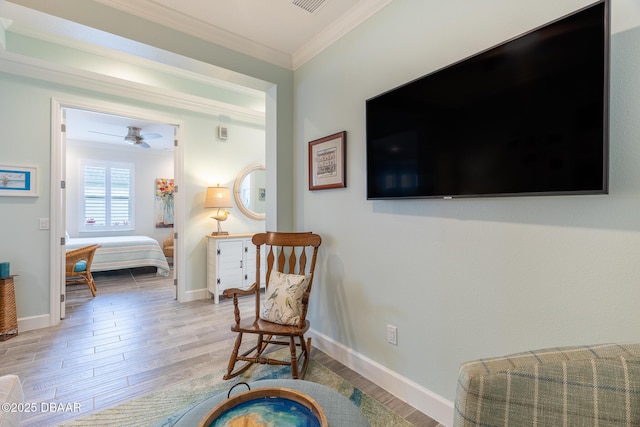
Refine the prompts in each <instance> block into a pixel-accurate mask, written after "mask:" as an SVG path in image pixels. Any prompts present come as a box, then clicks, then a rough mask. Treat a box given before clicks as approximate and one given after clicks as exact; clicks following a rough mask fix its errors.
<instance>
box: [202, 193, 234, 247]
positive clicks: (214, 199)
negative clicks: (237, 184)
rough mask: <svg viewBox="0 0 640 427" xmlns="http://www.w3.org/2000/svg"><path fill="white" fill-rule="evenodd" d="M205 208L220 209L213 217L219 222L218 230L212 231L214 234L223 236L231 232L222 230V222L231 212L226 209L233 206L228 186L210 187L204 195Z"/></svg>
mask: <svg viewBox="0 0 640 427" xmlns="http://www.w3.org/2000/svg"><path fill="white" fill-rule="evenodd" d="M204 207H205V208H218V211H217V212H216V214H215V215H213V216H212V217H211V218H213V219H215V220H216V221H217V223H218V231H214V232H213V233H211V235H212V236H223V235H227V234H229V233H228V232H226V231H222V227H221V226H220V222H221V221H224V220H226V219H227V217H228V216H229V212H227V211H226V210H224V209H227V208H231V207H233V204H231V192H230V191H229V188H228V187H220V185H218V186H217V187H208V188H207V194H206V195H205V196H204Z"/></svg>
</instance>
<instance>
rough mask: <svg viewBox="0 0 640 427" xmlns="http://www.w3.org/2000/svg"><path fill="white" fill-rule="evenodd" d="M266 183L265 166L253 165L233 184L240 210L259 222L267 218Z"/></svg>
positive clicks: (234, 195)
mask: <svg viewBox="0 0 640 427" xmlns="http://www.w3.org/2000/svg"><path fill="white" fill-rule="evenodd" d="M266 182H267V173H266V172H265V168H264V165H253V166H249V167H248V168H246V169H245V170H243V171H242V172H240V175H238V177H237V178H236V181H235V183H234V184H233V198H234V199H235V200H236V205H237V206H238V209H240V211H241V212H242V213H243V214H245V215H246V216H248V217H249V218H251V219H255V220H257V221H264V218H265V212H266Z"/></svg>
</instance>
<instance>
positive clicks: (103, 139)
mask: <svg viewBox="0 0 640 427" xmlns="http://www.w3.org/2000/svg"><path fill="white" fill-rule="evenodd" d="M65 121H66V124H67V126H66V128H67V132H66V137H67V140H69V141H79V142H84V143H86V142H88V143H101V144H109V146H112V147H113V148H119V149H122V150H126V149H130V150H146V149H152V150H162V151H173V140H174V136H173V134H174V127H173V126H171V125H166V124H159V123H153V122H149V121H146V120H140V119H133V118H128V117H122V116H115V115H111V114H103V113H96V112H93V111H87V110H77V109H72V108H67V109H65ZM128 126H135V127H137V128H140V134H141V135H142V136H143V137H144V135H151V137H149V138H146V139H145V142H146V143H147V144H149V148H144V147H141V146H135V145H132V144H130V143H128V142H127V141H125V140H124V137H125V135H126V134H127V131H128V129H127V127H128ZM158 135H160V136H159V137H158Z"/></svg>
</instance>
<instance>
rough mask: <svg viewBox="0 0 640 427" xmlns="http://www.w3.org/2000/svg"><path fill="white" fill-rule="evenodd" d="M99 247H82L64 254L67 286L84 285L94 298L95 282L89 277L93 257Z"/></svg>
mask: <svg viewBox="0 0 640 427" xmlns="http://www.w3.org/2000/svg"><path fill="white" fill-rule="evenodd" d="M99 247H100V245H90V246H84V247H82V248H78V249H74V250H71V251H69V252H67V254H66V268H65V270H66V281H65V283H66V284H67V285H72V284H77V283H86V284H87V286H89V290H90V291H91V295H92V296H94V297H95V296H96V282H95V281H94V280H93V276H92V275H91V263H92V262H93V256H94V255H95V253H96V249H98V248H99Z"/></svg>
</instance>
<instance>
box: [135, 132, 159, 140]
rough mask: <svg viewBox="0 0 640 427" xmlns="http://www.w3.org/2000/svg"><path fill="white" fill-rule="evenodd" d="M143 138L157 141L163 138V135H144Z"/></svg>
mask: <svg viewBox="0 0 640 427" xmlns="http://www.w3.org/2000/svg"><path fill="white" fill-rule="evenodd" d="M140 136H141V137H143V138H144V139H157V138H162V135H160V134H159V133H143V134H142V135H140Z"/></svg>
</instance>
